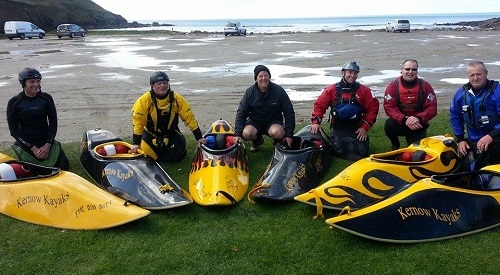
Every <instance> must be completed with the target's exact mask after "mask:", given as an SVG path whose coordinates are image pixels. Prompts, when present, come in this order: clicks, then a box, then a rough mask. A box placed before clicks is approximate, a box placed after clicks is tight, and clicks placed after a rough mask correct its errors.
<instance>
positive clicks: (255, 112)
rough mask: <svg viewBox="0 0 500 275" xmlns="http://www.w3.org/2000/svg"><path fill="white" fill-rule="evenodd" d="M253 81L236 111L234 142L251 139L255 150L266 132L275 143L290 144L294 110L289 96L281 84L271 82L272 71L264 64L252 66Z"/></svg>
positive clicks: (293, 124) (252, 147) (262, 141)
mask: <svg viewBox="0 0 500 275" xmlns="http://www.w3.org/2000/svg"><path fill="white" fill-rule="evenodd" d="M254 80H255V84H253V85H252V86H250V87H249V88H247V89H246V91H245V94H244V95H243V98H242V99H241V101H240V105H239V107H238V111H237V113H236V121H235V129H234V131H235V142H239V141H240V140H241V139H243V140H251V141H252V146H251V147H250V151H256V150H258V149H259V147H260V146H261V145H262V143H264V139H263V137H262V135H267V136H270V137H271V138H272V139H273V140H274V141H275V142H281V141H283V140H284V141H285V142H286V143H287V144H288V146H291V144H292V137H293V134H294V131H295V111H294V109H293V105H292V102H291V101H290V98H289V97H288V95H287V93H286V92H285V90H284V89H283V88H282V87H281V86H279V85H278V84H275V83H273V82H271V72H270V71H269V69H268V68H267V67H266V66H264V65H257V66H256V67H255V69H254ZM283 119H284V121H283Z"/></svg>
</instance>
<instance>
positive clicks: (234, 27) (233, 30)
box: [224, 22, 247, 36]
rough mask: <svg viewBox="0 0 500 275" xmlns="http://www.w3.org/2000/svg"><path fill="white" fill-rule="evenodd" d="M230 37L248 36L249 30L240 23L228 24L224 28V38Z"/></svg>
mask: <svg viewBox="0 0 500 275" xmlns="http://www.w3.org/2000/svg"><path fill="white" fill-rule="evenodd" d="M228 35H247V29H245V28H244V27H242V26H241V23H240V22H234V23H233V22H228V23H227V24H226V26H225V27H224V36H228Z"/></svg>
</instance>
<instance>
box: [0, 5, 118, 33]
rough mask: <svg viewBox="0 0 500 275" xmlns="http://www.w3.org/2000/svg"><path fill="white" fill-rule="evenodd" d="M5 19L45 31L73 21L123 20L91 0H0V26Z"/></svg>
mask: <svg viewBox="0 0 500 275" xmlns="http://www.w3.org/2000/svg"><path fill="white" fill-rule="evenodd" d="M5 21H29V22H32V23H33V24H35V25H37V26H38V27H40V28H42V29H44V30H45V31H51V30H54V29H55V28H56V27H57V26H58V25H59V24H62V23H74V24H78V25H80V26H81V27H83V28H84V29H97V28H99V29H104V28H119V27H126V26H127V20H126V19H125V18H123V17H122V16H120V15H117V14H114V13H111V12H109V11H107V10H105V9H103V8H101V6H99V5H97V4H96V3H94V2H92V1H91V0H43V1H39V0H1V1H0V26H1V27H0V28H1V32H2V33H3V25H4V23H5Z"/></svg>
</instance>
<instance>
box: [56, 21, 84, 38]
mask: <svg viewBox="0 0 500 275" xmlns="http://www.w3.org/2000/svg"><path fill="white" fill-rule="evenodd" d="M56 33H57V37H59V38H61V37H63V36H68V37H69V38H73V37H75V36H81V37H85V30H84V29H82V28H81V27H80V26H78V25H76V24H61V25H59V26H57V29H56Z"/></svg>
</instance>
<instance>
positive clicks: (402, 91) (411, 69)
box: [384, 59, 437, 150]
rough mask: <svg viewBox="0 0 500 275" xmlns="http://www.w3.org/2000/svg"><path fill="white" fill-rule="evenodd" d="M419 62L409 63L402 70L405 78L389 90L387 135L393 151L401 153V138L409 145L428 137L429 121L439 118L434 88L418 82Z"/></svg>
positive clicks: (385, 128) (400, 78)
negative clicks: (399, 150)
mask: <svg viewBox="0 0 500 275" xmlns="http://www.w3.org/2000/svg"><path fill="white" fill-rule="evenodd" d="M417 74H418V62H417V61H416V60H414V59H407V60H405V61H404V62H403V64H402V66H401V76H400V77H398V78H397V79H396V80H395V81H392V82H391V83H389V85H388V86H387V88H386V89H385V95H384V110H385V113H386V114H387V117H388V118H387V120H386V121H385V126H384V130H385V134H386V136H387V137H388V138H389V140H390V141H391V145H392V147H391V149H392V150H396V149H399V147H400V143H399V137H400V136H404V137H405V138H406V143H407V145H410V144H412V143H414V142H418V141H420V140H421V139H422V138H425V137H426V136H427V128H428V127H429V121H430V120H431V119H432V118H433V117H435V116H436V115H437V97H436V94H435V93H434V89H432V86H431V85H430V84H429V83H428V82H426V81H424V80H423V79H421V78H418V75H417Z"/></svg>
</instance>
